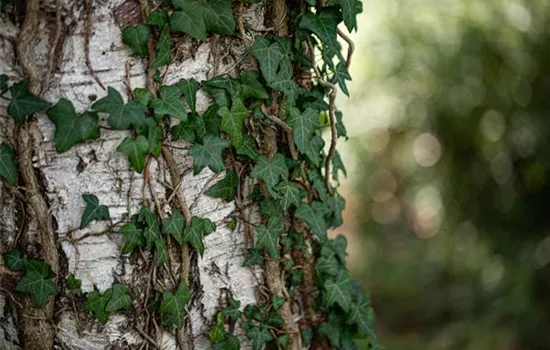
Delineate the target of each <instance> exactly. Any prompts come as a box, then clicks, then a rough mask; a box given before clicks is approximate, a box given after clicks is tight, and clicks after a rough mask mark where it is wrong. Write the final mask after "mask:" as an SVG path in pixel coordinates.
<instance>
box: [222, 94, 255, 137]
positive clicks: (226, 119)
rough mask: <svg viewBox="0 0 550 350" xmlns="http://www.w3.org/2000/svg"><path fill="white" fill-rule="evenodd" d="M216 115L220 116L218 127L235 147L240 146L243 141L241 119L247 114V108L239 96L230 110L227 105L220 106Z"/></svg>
mask: <svg viewBox="0 0 550 350" xmlns="http://www.w3.org/2000/svg"><path fill="white" fill-rule="evenodd" d="M218 115H220V116H221V117H222V123H221V127H220V129H221V130H222V131H224V132H225V133H226V134H227V135H229V138H230V139H231V143H232V144H233V146H235V147H236V148H238V147H241V146H242V144H243V141H244V135H243V121H244V118H246V116H247V115H248V109H247V108H246V107H245V106H244V104H243V101H242V100H241V99H240V98H235V99H234V100H233V104H232V106H231V111H230V110H229V109H228V108H227V107H221V108H220V109H219V110H218Z"/></svg>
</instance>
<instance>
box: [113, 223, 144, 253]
mask: <svg viewBox="0 0 550 350" xmlns="http://www.w3.org/2000/svg"><path fill="white" fill-rule="evenodd" d="M119 232H120V234H121V235H123V236H124V245H123V246H122V254H129V253H132V252H133V251H134V249H136V248H137V247H142V246H143V245H144V244H145V242H144V240H143V231H142V230H140V229H138V228H137V227H136V225H134V224H133V223H130V224H125V225H124V226H122V227H121V228H120V231H119Z"/></svg>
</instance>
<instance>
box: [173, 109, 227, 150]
mask: <svg viewBox="0 0 550 350" xmlns="http://www.w3.org/2000/svg"><path fill="white" fill-rule="evenodd" d="M171 133H172V139H173V140H174V141H179V140H186V141H188V142H190V143H197V142H200V141H202V138H203V137H204V135H205V134H206V130H205V125H204V120H203V118H201V117H199V115H198V114H196V113H191V114H189V115H188V116H187V121H185V122H181V123H179V124H178V125H176V126H174V127H173V128H172V130H171ZM217 135H218V134H216V136H217Z"/></svg>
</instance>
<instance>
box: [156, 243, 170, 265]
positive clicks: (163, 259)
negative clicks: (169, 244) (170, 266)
mask: <svg viewBox="0 0 550 350" xmlns="http://www.w3.org/2000/svg"><path fill="white" fill-rule="evenodd" d="M155 250H156V263H157V265H158V266H160V265H164V264H167V263H168V262H169V260H170V257H169V256H168V250H167V249H166V243H164V240H163V239H161V238H159V239H156V240H155Z"/></svg>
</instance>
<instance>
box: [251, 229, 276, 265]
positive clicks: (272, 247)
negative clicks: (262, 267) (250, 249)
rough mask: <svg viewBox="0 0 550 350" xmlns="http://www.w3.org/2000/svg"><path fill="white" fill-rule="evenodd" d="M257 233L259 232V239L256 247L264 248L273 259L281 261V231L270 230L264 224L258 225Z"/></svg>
mask: <svg viewBox="0 0 550 350" xmlns="http://www.w3.org/2000/svg"><path fill="white" fill-rule="evenodd" d="M256 233H257V234H258V241H257V242H256V246H255V248H257V249H261V248H264V249H265V250H266V252H267V253H269V255H270V256H271V257H272V258H273V260H275V261H279V259H280V258H281V257H280V255H279V244H278V239H279V232H278V231H275V230H270V229H268V228H267V227H265V226H264V225H260V226H257V227H256Z"/></svg>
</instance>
